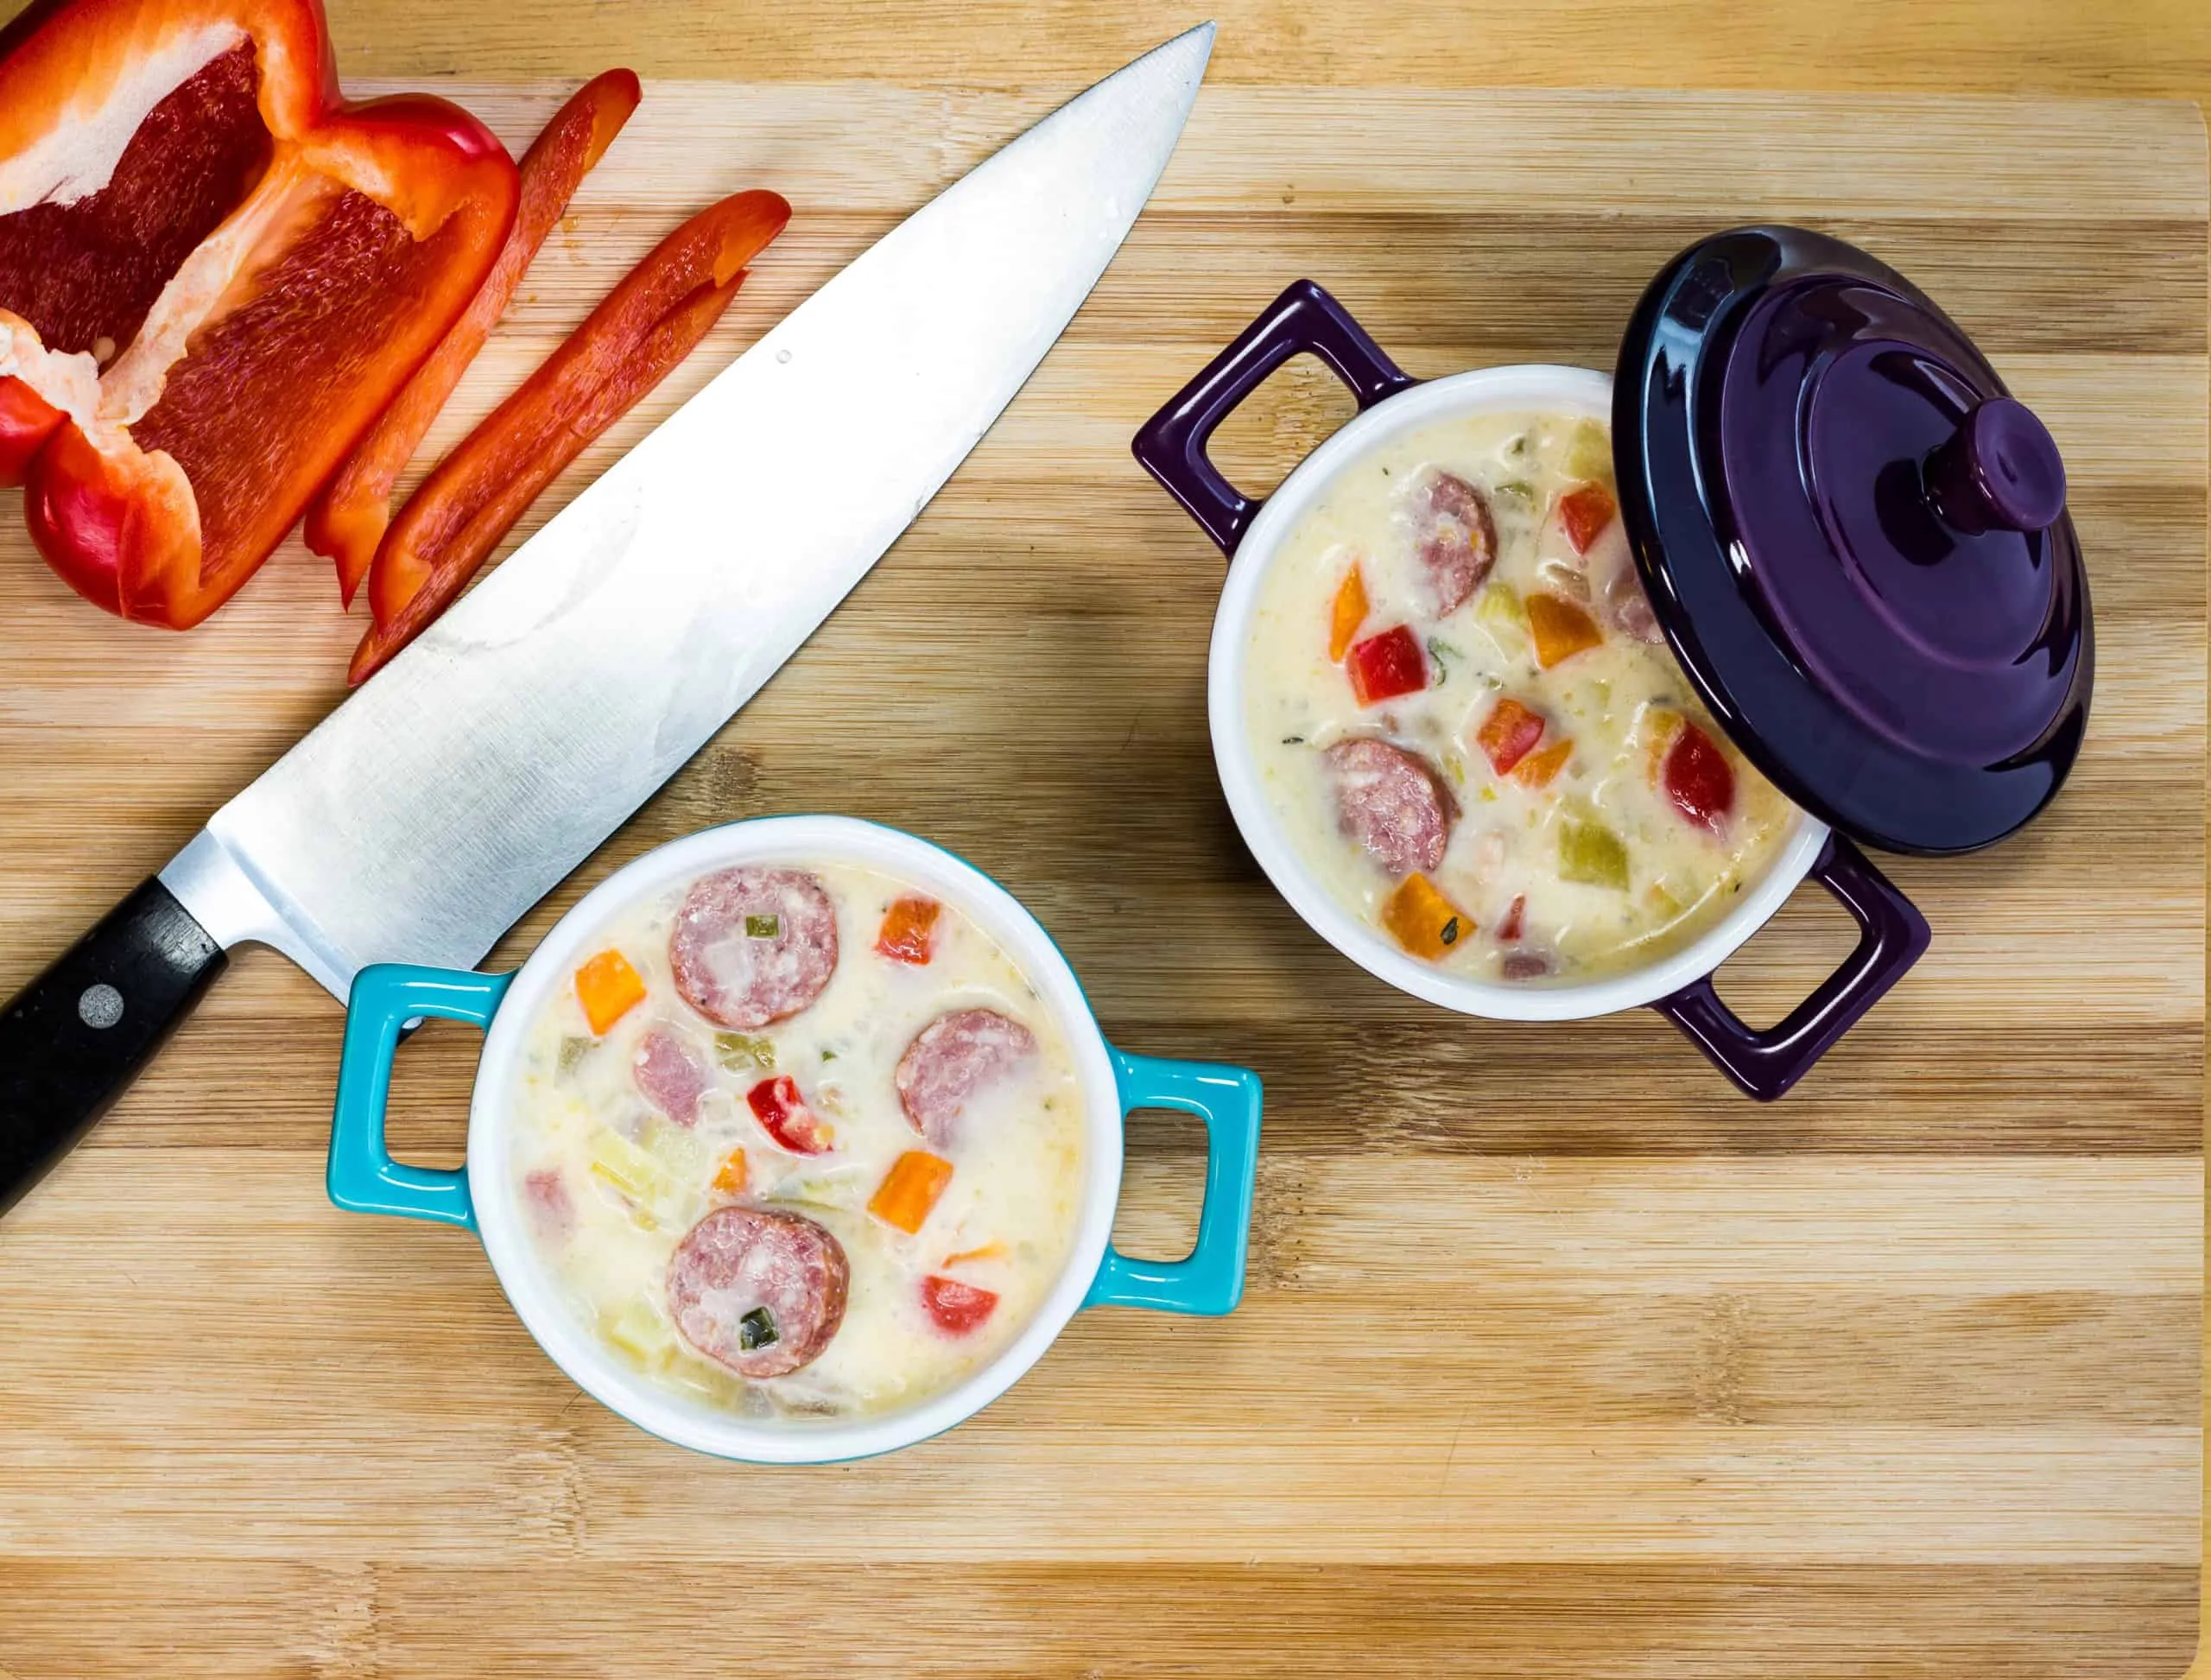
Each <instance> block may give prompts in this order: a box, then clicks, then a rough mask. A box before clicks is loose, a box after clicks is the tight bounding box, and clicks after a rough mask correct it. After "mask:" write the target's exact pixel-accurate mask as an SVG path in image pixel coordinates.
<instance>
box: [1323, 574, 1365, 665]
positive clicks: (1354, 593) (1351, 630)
mask: <svg viewBox="0 0 2211 1680" xmlns="http://www.w3.org/2000/svg"><path fill="white" fill-rule="evenodd" d="M1369 610H1370V609H1369V607H1368V605H1367V599H1366V580H1365V578H1363V577H1361V576H1360V575H1359V562H1358V561H1355V560H1354V561H1352V563H1351V569H1350V570H1349V571H1347V572H1346V573H1345V574H1344V580H1343V581H1342V582H1341V583H1340V584H1338V585H1337V586H1336V599H1334V601H1333V602H1332V603H1331V604H1330V605H1329V607H1328V658H1329V661H1330V662H1332V663H1334V662H1340V661H1341V660H1342V658H1343V656H1344V655H1345V654H1346V653H1347V652H1349V651H1350V650H1351V644H1352V641H1353V638H1354V637H1357V636H1358V634H1359V626H1360V625H1361V624H1365V622H1366V615H1367V612H1368V611H1369Z"/></svg>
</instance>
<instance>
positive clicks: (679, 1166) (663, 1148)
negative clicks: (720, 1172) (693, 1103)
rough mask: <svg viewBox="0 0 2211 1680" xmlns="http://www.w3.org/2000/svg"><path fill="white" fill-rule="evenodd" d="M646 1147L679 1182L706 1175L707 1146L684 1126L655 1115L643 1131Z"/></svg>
mask: <svg viewBox="0 0 2211 1680" xmlns="http://www.w3.org/2000/svg"><path fill="white" fill-rule="evenodd" d="M645 1147H646V1148H647V1149H648V1150H649V1151H652V1153H653V1156H654V1157H655V1158H656V1160H658V1161H659V1162H660V1163H661V1164H662V1166H664V1167H666V1168H667V1169H668V1170H669V1171H670V1172H671V1173H673V1174H675V1177H676V1178H677V1180H678V1181H679V1182H687V1181H689V1180H692V1179H696V1178H703V1177H704V1176H706V1144H702V1143H700V1141H699V1139H698V1138H697V1137H696V1136H695V1135H694V1133H693V1132H692V1131H691V1130H690V1128H689V1127H687V1126H681V1125H676V1124H675V1122H674V1121H673V1120H664V1119H661V1118H659V1117H658V1116H657V1115H656V1116H655V1117H654V1119H653V1123H652V1125H651V1128H650V1129H649V1131H648V1132H646V1133H645Z"/></svg>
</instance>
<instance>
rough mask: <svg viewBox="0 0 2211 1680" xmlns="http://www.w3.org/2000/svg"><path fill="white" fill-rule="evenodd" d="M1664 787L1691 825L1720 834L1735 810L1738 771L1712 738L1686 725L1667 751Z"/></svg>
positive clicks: (1663, 774) (1690, 725)
mask: <svg viewBox="0 0 2211 1680" xmlns="http://www.w3.org/2000/svg"><path fill="white" fill-rule="evenodd" d="M1660 779H1661V783H1662V784H1663V787H1664V788H1665V790H1666V797H1667V798H1669V799H1670V800H1672V801H1673V802H1674V804H1675V806H1676V808H1678V809H1679V810H1680V812H1681V814H1682V815H1683V816H1685V817H1687V818H1688V820H1689V821H1691V822H1694V823H1697V824H1699V825H1700V826H1701V827H1706V828H1709V829H1710V830H1712V832H1713V833H1714V834H1719V833H1720V831H1721V830H1722V829H1724V828H1725V827H1726V826H1727V816H1728V814H1729V813H1730V812H1732V811H1733V809H1734V808H1735V770H1734V766H1733V765H1732V764H1729V763H1728V762H1727V755H1726V753H1724V752H1722V751H1720V749H1719V747H1718V746H1716V745H1714V743H1713V739H1712V737H1710V736H1709V735H1707V734H1706V733H1705V732H1704V731H1702V730H1701V729H1699V728H1698V727H1697V726H1695V724H1693V723H1687V722H1685V723H1683V724H1682V727H1681V730H1680V732H1678V733H1677V734H1676V736H1675V737H1674V744H1673V745H1671V746H1670V747H1669V748H1668V749H1667V750H1666V760H1665V767H1664V770H1663V771H1662V772H1661V777H1660Z"/></svg>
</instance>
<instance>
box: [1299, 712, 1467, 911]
mask: <svg viewBox="0 0 2211 1680" xmlns="http://www.w3.org/2000/svg"><path fill="white" fill-rule="evenodd" d="M1321 757H1322V758H1326V759H1327V761H1328V768H1329V769H1330V770H1334V772H1335V777H1336V819H1337V821H1338V822H1339V824H1340V826H1341V827H1342V828H1343V831H1344V833H1346V834H1348V835H1350V836H1351V837H1352V838H1353V840H1357V841H1358V842H1359V844H1360V845H1361V846H1364V847H1365V848H1366V853H1367V855H1368V856H1369V857H1371V858H1372V859H1374V861H1375V862H1376V863H1378V864H1379V865H1382V867H1383V868H1384V869H1385V870H1387V871H1388V872H1390V873H1391V875H1394V876H1397V877H1399V878H1403V877H1404V876H1407V875H1410V874H1411V873H1412V872H1414V871H1416V870H1430V869H1434V868H1435V866H1436V865H1439V864H1441V862H1442V861H1443V847H1444V845H1445V843H1446V842H1447V841H1448V840H1449V839H1450V838H1451V819H1452V816H1453V815H1454V812H1455V807H1454V802H1453V801H1452V798H1451V795H1450V793H1449V792H1448V790H1447V789H1445V787H1444V785H1443V780H1442V778H1441V777H1439V776H1438V775H1436V773H1435V770H1432V769H1430V768H1429V764H1428V763H1427V761H1426V760H1425V759H1423V758H1421V757H1420V756H1419V755H1418V754H1417V753H1412V752H1408V751H1405V750H1404V748H1403V747H1401V746H1392V745H1390V743H1389V742H1387V741H1377V740H1371V739H1365V738H1363V737H1362V738H1360V739H1356V740H1348V741H1338V742H1337V743H1336V744H1335V745H1334V746H1332V747H1330V748H1328V749H1327V751H1325V752H1323V753H1322V754H1321Z"/></svg>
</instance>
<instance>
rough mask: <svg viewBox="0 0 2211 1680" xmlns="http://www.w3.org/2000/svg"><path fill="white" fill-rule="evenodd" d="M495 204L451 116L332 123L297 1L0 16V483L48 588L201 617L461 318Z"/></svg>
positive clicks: (509, 181)
mask: <svg viewBox="0 0 2211 1680" xmlns="http://www.w3.org/2000/svg"><path fill="white" fill-rule="evenodd" d="M515 196H516V177H515V167H514V163H513V161H512V160H511V159H510V158H509V157H508V155H507V154H506V151H505V149H504V148H503V147H502V146H501V145H500V144H499V143H498V141H497V140H496V139H495V138H493V136H491V133H490V131H489V130H486V129H485V128H484V126H483V125H482V124H479V123H478V122H477V121H476V120H475V119H474V118H473V117H470V116H468V115H467V113H466V112H465V111H460V110H459V109H458V108H456V107H454V106H453V105H447V103H445V102H444V101H443V100H440V99H433V98H427V97H424V96H421V95H415V94H402V95H399V96H397V97H395V98H387V99H377V100H371V101H370V102H369V103H367V104H365V105H348V104H346V103H345V101H344V98H343V96H342V94H341V92H340V91H339V85H338V79H337V74H336V69H335V65H334V62H333V57H332V54H331V50H330V40H329V35H328V31H327V29H326V27H325V25H324V22H323V16H322V11H321V8H320V5H319V4H318V3H317V0H60V3H48V4H43V5H41V6H39V7H36V8H35V9H34V10H33V11H32V12H31V13H29V14H27V15H26V16H24V17H22V18H20V19H18V20H17V21H16V24H14V25H13V26H11V27H10V29H9V30H8V31H7V32H6V33H5V34H4V35H0V472H6V473H8V474H9V475H10V476H20V478H21V479H22V483H23V486H24V491H25V495H24V512H25V516H26V518H27V520H28V523H29V526H30V529H31V535H32V538H33V540H34V541H35V542H36V543H37V544H38V547H39V550H40V552H41V554H42V555H45V557H46V560H47V561H48V564H49V565H51V566H52V567H54V570H55V571H56V572H57V573H59V574H60V575H61V577H62V578H63V579H64V580H66V581H67V582H68V583H69V584H70V586H72V587H73V588H75V589H76V590H77V591H78V592H79V593H81V594H83V595H84V596H86V599H90V600H92V601H93V602H95V603H96V604H98V605H101V606H104V607H105V608H107V609H108V611H110V612H117V613H120V614H122V615H123V616H124V617H125V618H136V619H140V620H143V621H145V622H148V623H153V624H168V625H171V626H173V627H175V628H178V629H183V628H186V627H187V626H189V625H192V624H197V623H199V622H200V620H201V619H202V618H206V616H207V615H208V614H209V613H210V612H213V611H214V610H215V609H216V608H217V607H218V606H219V605H222V603H223V602H224V601H225V600H226V599H229V598H230V596H231V593H233V592H235V591H236V590H237V589H238V586H239V585H241V584H242V583H244V581H245V580H246V579H247V578H248V577H250V576H251V575H252V574H253V573H254V571H255V570H256V569H257V567H259V566H260V564H261V562H262V561H263V560H265V559H266V558H267V557H268V555H269V551H270V550H271V549H273V548H275V547H276V544H277V542H278V541H279V540H280V539H281V538H282V536H283V535H284V533H285V531H286V530H287V529H289V528H290V526H291V524H292V522H293V521H294V520H295V519H296V518H298V517H299V516H300V512H301V509H302V508H304V507H305V506H306V504H307V498H308V497H309V496H311V495H312V494H313V493H314V490H315V487H316V486H317V485H320V483H321V482H322V480H323V479H326V478H327V477H328V476H329V474H330V472H331V471H332V469H333V468H334V467H335V466H337V465H338V463H339V461H340V460H343V459H344V457H345V453H346V452H347V451H348V450H349V449H350V448H352V446H353V444H354V442H355V441H356V440H358V438H359V436H360V435H361V434H362V433H363V432H364V430H365V429H366V428H368V426H369V424H370V422H372V421H373V420H374V419H375V418H376V416H377V415H378V414H379V413H380V412H381V411H382V410H383V408H384V406H385V404H387V403H389V402H390V400H391V398H392V396H394V395H395V394H396V392H397V391H398V390H399V388H400V387H401V385H402V384H404V383H405V381H406V380H407V378H408V377H409V375H410V374H411V373H413V371H415V367H416V365H418V364H420V363H421V360H422V358H424V357H425V356H426V355H428V353H429V352H430V350H431V349H432V347H433V346H435V345H436V344H437V342H438V340H439V339H440V338H442V337H443V336H444V334H445V332H446V329H447V327H449V326H451V325H452V324H453V320H454V319H455V318H456V317H457V316H458V315H459V313H460V311H461V310H462V309H463V308H465V307H466V305H467V303H468V301H469V299H470V298H472V297H473V296H474V295H475V294H476V291H477V288H478V287H479V286H480V285H481V284H482V283H483V281H484V277H485V274H486V273H487V272H488V271H489V269H490V268H491V263H492V260H493V258H494V257H497V254H498V251H499V248H500V245H501V244H502V242H503V241H504V239H505V238H506V235H507V227H508V224H509V223H510V221H511V220H512V219H513V216H514V206H515ZM41 431H42V432H43V436H41Z"/></svg>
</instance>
